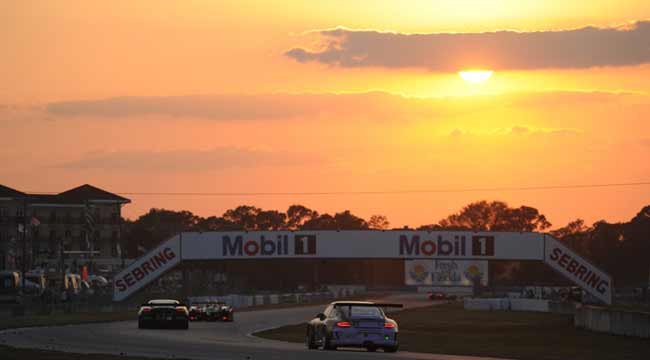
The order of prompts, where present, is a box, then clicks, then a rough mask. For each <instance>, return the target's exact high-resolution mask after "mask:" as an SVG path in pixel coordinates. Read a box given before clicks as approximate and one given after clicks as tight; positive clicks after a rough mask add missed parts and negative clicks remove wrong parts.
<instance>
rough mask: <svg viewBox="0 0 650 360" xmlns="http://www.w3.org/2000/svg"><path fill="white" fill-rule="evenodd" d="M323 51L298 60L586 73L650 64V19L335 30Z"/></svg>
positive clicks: (303, 53) (293, 54)
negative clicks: (526, 26) (457, 29)
mask: <svg viewBox="0 0 650 360" xmlns="http://www.w3.org/2000/svg"><path fill="white" fill-rule="evenodd" d="M318 34H320V35H321V36H322V37H323V38H324V40H325V43H326V45H325V46H324V48H322V49H317V50H309V49H304V48H294V49H291V50H289V51H287V52H286V53H285V55H286V56H288V57H290V58H292V59H295V60H296V61H298V62H301V63H306V62H319V63H323V64H328V65H333V66H339V67H344V68H357V67H383V68H424V69H428V70H431V71H443V72H446V71H458V70H461V69H468V68H488V69H492V70H533V69H548V68H555V69H581V68H591V67H604V66H611V67H617V66H629V65H639V64H645V63H650V21H638V22H635V23H633V24H631V25H628V26H625V27H613V28H596V27H591V26H589V27H584V28H580V29H573V30H557V31H538V32H516V31H497V32H484V33H435V34H401V33H393V32H380V31H374V30H351V29H346V28H336V29H329V30H323V31H319V32H318Z"/></svg>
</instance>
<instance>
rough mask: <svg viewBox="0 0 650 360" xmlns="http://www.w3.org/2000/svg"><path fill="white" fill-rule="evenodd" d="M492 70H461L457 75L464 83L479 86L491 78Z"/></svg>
mask: <svg viewBox="0 0 650 360" xmlns="http://www.w3.org/2000/svg"><path fill="white" fill-rule="evenodd" d="M492 73H493V71H492V70H463V71H459V72H458V75H459V76H460V77H461V78H462V79H463V80H465V81H467V82H470V83H473V84H480V83H483V82H486V81H487V80H488V79H489V78H490V77H491V76H492Z"/></svg>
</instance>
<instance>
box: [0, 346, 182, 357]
mask: <svg viewBox="0 0 650 360" xmlns="http://www.w3.org/2000/svg"><path fill="white" fill-rule="evenodd" d="M0 359H2V360H155V359H151V358H144V357H133V356H121V355H103V354H72V353H65V352H61V351H45V350H31V349H17V348H13V347H10V346H4V345H0ZM178 360H181V359H178Z"/></svg>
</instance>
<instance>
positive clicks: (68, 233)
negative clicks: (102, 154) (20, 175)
mask: <svg viewBox="0 0 650 360" xmlns="http://www.w3.org/2000/svg"><path fill="white" fill-rule="evenodd" d="M130 202H131V200H129V199H126V198H123V197H121V196H118V195H115V194H112V193H110V192H107V191H104V190H102V189H99V188H96V187H94V186H92V185H88V184H86V185H82V186H79V187H76V188H74V189H70V190H68V191H64V192H62V193H59V194H56V195H44V194H27V193H24V192H21V191H18V190H15V189H12V188H9V187H7V186H3V185H0V269H12V270H13V269H18V270H19V269H21V267H22V261H23V259H25V261H26V268H27V269H32V268H39V267H44V268H47V269H58V270H61V267H62V266H63V267H64V268H68V269H71V270H73V271H74V270H76V269H75V268H77V267H79V266H81V265H83V264H87V263H90V260H91V258H92V263H93V264H94V266H95V268H96V269H97V270H100V271H106V272H112V271H114V270H117V268H119V267H121V265H122V262H123V260H122V254H121V252H122V251H121V250H122V248H123V247H124V244H123V243H122V226H121V222H122V205H125V204H128V203H130ZM23 248H24V249H25V253H24V254H23ZM91 249H92V250H93V251H92V256H91Z"/></svg>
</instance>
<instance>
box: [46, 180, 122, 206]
mask: <svg viewBox="0 0 650 360" xmlns="http://www.w3.org/2000/svg"><path fill="white" fill-rule="evenodd" d="M56 196H57V197H59V198H63V199H65V200H68V201H75V202H77V201H78V202H84V201H93V200H95V201H110V202H116V203H123V204H126V203H130V202H131V200H129V199H127V198H124V197H121V196H119V195H115V194H113V193H110V192H108V191H105V190H102V189H100V188H97V187H94V186H92V185H89V184H84V185H81V186H78V187H76V188H74V189H70V190H68V191H64V192H62V193H60V194H58V195H56Z"/></svg>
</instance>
